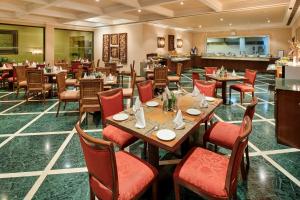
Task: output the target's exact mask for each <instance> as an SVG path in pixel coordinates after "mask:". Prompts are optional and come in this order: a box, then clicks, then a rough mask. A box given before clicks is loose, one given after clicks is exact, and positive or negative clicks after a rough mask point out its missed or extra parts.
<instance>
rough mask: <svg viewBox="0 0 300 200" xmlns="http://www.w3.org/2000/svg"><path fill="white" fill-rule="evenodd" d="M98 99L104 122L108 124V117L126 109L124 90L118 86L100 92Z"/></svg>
mask: <svg viewBox="0 0 300 200" xmlns="http://www.w3.org/2000/svg"><path fill="white" fill-rule="evenodd" d="M97 95H98V99H99V102H100V106H101V115H102V124H103V126H104V127H105V126H106V118H107V117H109V116H112V115H114V114H117V113H119V112H121V111H123V110H124V105H123V90H122V88H116V89H112V90H107V91H103V92H99V93H98V94H97Z"/></svg>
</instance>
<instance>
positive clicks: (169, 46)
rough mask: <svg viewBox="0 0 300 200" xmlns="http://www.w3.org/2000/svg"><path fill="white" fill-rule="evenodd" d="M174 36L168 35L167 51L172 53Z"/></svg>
mask: <svg viewBox="0 0 300 200" xmlns="http://www.w3.org/2000/svg"><path fill="white" fill-rule="evenodd" d="M174 40H175V36H174V35H168V50H169V51H174V50H175V41H174Z"/></svg>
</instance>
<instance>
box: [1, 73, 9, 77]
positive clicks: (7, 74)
mask: <svg viewBox="0 0 300 200" xmlns="http://www.w3.org/2000/svg"><path fill="white" fill-rule="evenodd" d="M1 77H2V78H7V77H9V73H8V72H3V73H2V75H1Z"/></svg>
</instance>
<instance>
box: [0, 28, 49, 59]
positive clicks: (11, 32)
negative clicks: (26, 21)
mask: <svg viewBox="0 0 300 200" xmlns="http://www.w3.org/2000/svg"><path fill="white" fill-rule="evenodd" d="M0 58H1V60H7V61H10V62H24V61H25V60H29V61H35V62H44V28H42V27H30V26H19V25H6V24H0Z"/></svg>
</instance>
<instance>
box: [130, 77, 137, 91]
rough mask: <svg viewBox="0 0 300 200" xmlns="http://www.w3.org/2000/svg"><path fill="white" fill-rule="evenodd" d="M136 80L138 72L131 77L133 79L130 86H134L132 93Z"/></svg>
mask: <svg viewBox="0 0 300 200" xmlns="http://www.w3.org/2000/svg"><path fill="white" fill-rule="evenodd" d="M135 80H136V73H135V72H133V74H132V77H131V81H130V88H132V93H133V91H134V86H135Z"/></svg>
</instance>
